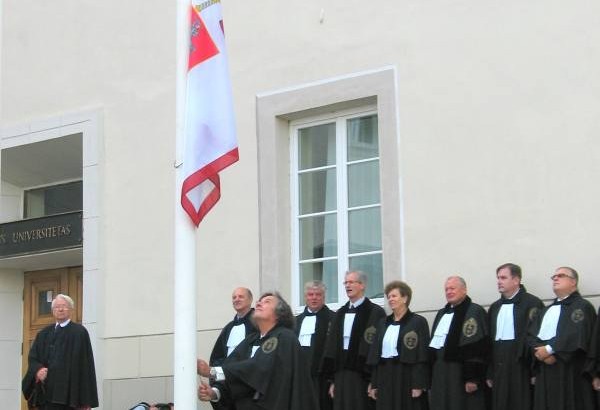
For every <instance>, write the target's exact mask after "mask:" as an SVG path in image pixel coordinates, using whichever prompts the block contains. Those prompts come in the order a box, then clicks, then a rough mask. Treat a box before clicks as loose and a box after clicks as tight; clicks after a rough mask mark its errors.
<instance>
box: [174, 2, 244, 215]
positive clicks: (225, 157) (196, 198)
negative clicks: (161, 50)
mask: <svg viewBox="0 0 600 410" xmlns="http://www.w3.org/2000/svg"><path fill="white" fill-rule="evenodd" d="M184 135H185V148H184V149H185V154H184V163H183V173H184V177H183V185H182V188H181V206H182V207H183V209H184V210H185V211H186V213H187V214H188V215H189V216H190V218H191V220H192V222H193V223H194V224H195V225H196V226H198V225H199V224H200V222H201V221H202V219H203V218H204V217H205V216H206V214H207V213H208V211H210V209H211V208H212V207H213V206H214V205H215V204H216V203H217V201H218V200H219V198H220V196H221V184H220V179H219V172H220V171H221V170H223V169H225V168H226V167H228V166H229V165H231V164H233V163H234V162H236V161H237V160H238V159H239V154H238V144H237V137H236V131H235V121H234V115H233V100H232V94H231V83H230V81H229V73H228V63H227V53H226V49H225V34H224V29H223V17H222V11H221V2H220V1H219V0H207V1H198V2H194V1H192V3H191V9H190V50H189V59H188V72H187V86H186V105H185V132H184Z"/></svg>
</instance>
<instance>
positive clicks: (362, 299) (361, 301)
mask: <svg viewBox="0 0 600 410" xmlns="http://www.w3.org/2000/svg"><path fill="white" fill-rule="evenodd" d="M364 301H365V297H364V296H363V297H362V298H360V299H358V300H357V301H356V302H354V303H353V302H350V306H349V307H355V308H357V307H359V306H360V305H362V304H363V302H364Z"/></svg>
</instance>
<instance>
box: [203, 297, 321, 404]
mask: <svg viewBox="0 0 600 410" xmlns="http://www.w3.org/2000/svg"><path fill="white" fill-rule="evenodd" d="M254 322H255V323H256V326H257V328H258V332H255V333H252V334H251V335H249V336H248V337H247V338H246V339H244V341H243V342H242V343H240V344H239V345H238V346H237V347H236V349H235V350H234V351H233V353H232V354H231V355H230V356H228V357H227V359H225V362H224V363H223V365H222V366H217V367H211V366H209V365H208V363H206V362H205V361H204V360H199V361H198V370H199V373H200V375H201V376H204V377H209V378H210V379H211V383H212V385H209V384H207V383H205V382H202V383H201V384H200V386H199V387H198V398H199V399H200V400H202V401H209V400H210V401H217V402H221V401H222V402H223V403H225V404H228V403H229V404H230V403H233V404H234V405H235V407H236V408H237V409H238V410H255V409H256V410H258V409H263V410H284V409H286V410H309V409H315V408H317V400H316V396H315V394H314V391H313V388H312V384H311V378H310V374H309V368H308V363H306V362H305V361H303V360H302V357H301V353H300V344H299V343H298V339H297V338H296V335H295V333H294V331H293V328H294V316H293V314H292V310H291V308H290V307H289V305H288V304H287V303H286V302H285V300H284V299H283V298H282V297H281V295H279V294H278V293H265V294H264V295H262V296H261V298H260V299H259V301H258V303H257V304H256V309H255V312H254Z"/></svg>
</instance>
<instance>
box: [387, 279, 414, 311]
mask: <svg viewBox="0 0 600 410" xmlns="http://www.w3.org/2000/svg"><path fill="white" fill-rule="evenodd" d="M394 289H398V292H400V296H406V307H408V306H409V305H410V299H411V298H412V289H411V288H410V286H408V285H407V284H406V282H402V281H401V280H394V281H391V282H390V283H388V284H387V285H385V289H384V290H383V293H385V295H386V296H387V295H388V293H390V292H391V291H392V290H394Z"/></svg>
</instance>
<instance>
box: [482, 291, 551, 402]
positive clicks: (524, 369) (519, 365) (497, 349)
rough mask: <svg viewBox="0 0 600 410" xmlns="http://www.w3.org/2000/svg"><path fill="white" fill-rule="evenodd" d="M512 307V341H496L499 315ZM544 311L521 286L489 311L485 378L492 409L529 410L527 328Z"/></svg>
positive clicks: (538, 300)
mask: <svg viewBox="0 0 600 410" xmlns="http://www.w3.org/2000/svg"><path fill="white" fill-rule="evenodd" d="M503 304H512V305H513V320H514V340H495V339H496V334H497V333H496V332H497V328H496V325H497V319H498V313H499V312H500V309H501V307H502V305H503ZM543 308H544V304H543V303H542V301H541V300H540V299H539V298H537V297H536V296H533V295H532V294H530V293H527V291H526V289H525V287H523V286H521V288H520V290H519V292H518V293H517V294H516V295H515V296H514V297H513V298H512V299H506V298H504V297H502V298H500V299H498V300H497V301H495V302H494V303H493V304H492V305H491V306H490V309H489V311H488V317H489V329H490V332H491V340H492V352H491V362H490V365H489V368H488V378H489V379H491V380H492V382H493V387H492V406H493V407H492V408H493V410H530V409H531V403H532V399H533V385H532V384H531V378H532V377H533V373H532V359H533V356H532V355H531V350H530V349H529V345H528V344H527V336H528V330H529V327H530V326H531V325H532V322H533V321H534V320H535V319H536V318H537V316H538V315H539V314H540V313H541V311H542V309H543Z"/></svg>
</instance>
